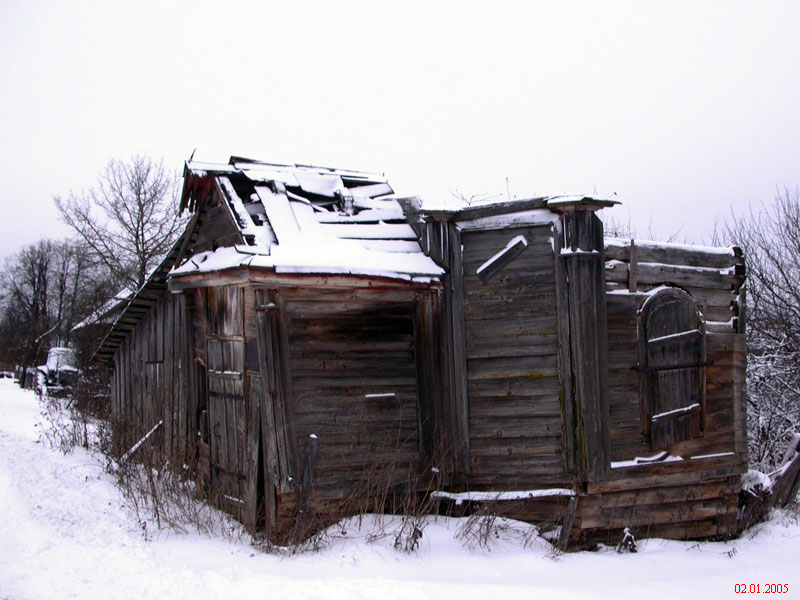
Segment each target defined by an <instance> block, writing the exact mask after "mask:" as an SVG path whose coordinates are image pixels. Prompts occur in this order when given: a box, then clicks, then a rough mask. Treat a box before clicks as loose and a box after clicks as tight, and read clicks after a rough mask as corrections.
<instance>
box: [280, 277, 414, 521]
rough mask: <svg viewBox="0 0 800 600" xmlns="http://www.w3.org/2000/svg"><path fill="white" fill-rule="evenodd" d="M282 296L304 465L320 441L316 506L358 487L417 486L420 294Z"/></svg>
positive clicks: (296, 427)
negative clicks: (311, 444)
mask: <svg viewBox="0 0 800 600" xmlns="http://www.w3.org/2000/svg"><path fill="white" fill-rule="evenodd" d="M281 296H282V297H283V298H284V299H285V311H286V314H285V319H286V324H287V328H288V331H287V333H288V335H287V340H286V341H287V349H288V362H289V364H288V371H289V373H290V378H291V398H292V400H293V401H292V409H293V418H294V427H293V429H294V432H295V435H296V445H297V448H298V450H299V451H300V453H301V456H300V460H299V462H300V463H301V464H302V463H303V461H304V458H305V457H304V452H305V450H306V448H307V445H308V444H307V441H308V438H309V436H310V435H312V434H313V435H315V436H317V438H318V449H317V455H316V464H315V466H314V473H315V476H314V489H313V497H312V499H311V506H312V507H313V506H314V505H315V503H317V502H324V501H325V500H332V499H342V498H346V497H348V496H351V495H353V494H354V493H355V494H358V493H359V490H358V489H357V488H359V487H361V488H368V487H369V486H376V487H377V488H378V489H376V490H375V491H376V492H380V491H381V489H380V486H381V485H383V486H389V487H391V488H392V489H394V490H395V491H397V490H402V489H405V487H407V486H411V487H415V486H416V482H415V478H416V477H417V476H418V475H419V474H420V471H421V468H422V465H420V456H421V444H420V433H419V430H420V422H419V411H418V384H417V364H416V360H415V348H414V306H413V295H412V296H411V297H409V294H408V293H403V292H400V293H395V294H394V297H388V295H387V294H375V293H371V294H368V293H362V294H361V295H360V297H359V295H358V294H355V293H354V292H352V291H351V292H342V293H340V294H330V293H329V294H325V295H324V297H322V298H320V297H319V295H317V294H314V293H307V292H306V293H303V292H302V291H301V290H296V291H294V293H293V292H292V291H288V290H287V291H285V292H282V293H281ZM397 486H399V487H397ZM364 491H365V489H362V490H361V491H360V493H364Z"/></svg>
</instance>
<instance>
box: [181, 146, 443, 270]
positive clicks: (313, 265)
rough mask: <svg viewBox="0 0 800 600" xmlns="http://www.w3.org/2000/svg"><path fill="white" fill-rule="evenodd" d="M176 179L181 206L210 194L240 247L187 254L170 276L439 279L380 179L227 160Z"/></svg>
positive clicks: (193, 207)
mask: <svg viewBox="0 0 800 600" xmlns="http://www.w3.org/2000/svg"><path fill="white" fill-rule="evenodd" d="M184 177H185V180H184V193H183V197H182V200H181V208H182V209H183V208H188V209H189V210H190V211H193V212H194V211H197V210H198V209H199V206H200V203H201V202H203V201H204V199H205V198H206V197H207V196H208V195H209V194H210V193H211V191H212V190H213V189H215V188H216V189H217V191H218V192H219V195H220V196H221V197H222V198H223V199H224V201H225V202H226V203H227V206H228V208H229V209H230V211H231V214H232V216H233V217H234V220H235V221H236V222H237V224H238V227H239V229H240V231H241V234H242V238H243V239H244V242H245V243H244V244H242V245H236V246H233V247H227V248H217V249H215V250H213V251H207V252H202V253H199V254H197V255H194V256H188V257H187V258H186V259H185V260H184V261H183V262H182V263H181V264H180V265H178V266H177V267H176V268H175V269H173V270H172V272H171V276H173V277H181V276H183V275H191V274H196V273H202V272H211V271H220V270H224V269H232V268H238V267H251V268H265V269H274V270H275V272H277V273H324V274H349V275H366V276H379V277H389V278H393V279H403V280H410V281H416V282H428V281H433V280H435V279H437V278H438V277H439V276H441V275H443V271H442V269H441V268H440V267H439V266H437V265H436V264H435V263H434V262H433V261H432V260H431V259H430V258H428V257H427V256H425V254H424V253H423V252H422V249H421V248H420V245H419V241H418V238H417V234H416V233H415V231H414V229H413V228H412V227H411V226H410V225H409V224H408V222H407V220H406V215H405V213H404V211H403V208H402V206H401V203H400V200H401V199H398V198H395V197H394V196H393V193H394V190H392V188H391V186H390V185H389V183H388V182H387V181H386V179H385V178H384V177H383V176H381V175H376V174H371V173H363V172H358V171H349V170H343V169H331V168H325V167H311V166H305V165H276V164H272V163H264V162H258V161H253V160H248V159H242V158H239V157H232V158H231V160H230V163H229V164H227V165H215V164H208V163H198V162H188V163H186V168H185V172H184Z"/></svg>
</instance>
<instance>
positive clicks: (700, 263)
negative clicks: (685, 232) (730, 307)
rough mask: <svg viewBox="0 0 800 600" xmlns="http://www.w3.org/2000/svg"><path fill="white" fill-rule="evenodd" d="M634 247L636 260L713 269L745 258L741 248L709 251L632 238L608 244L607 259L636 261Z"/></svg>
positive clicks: (730, 264) (741, 261)
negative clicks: (628, 242) (627, 241)
mask: <svg viewBox="0 0 800 600" xmlns="http://www.w3.org/2000/svg"><path fill="white" fill-rule="evenodd" d="M633 248H635V250H634V252H635V255H636V260H637V261H640V262H646V263H663V264H667V265H679V266H689V267H704V268H711V269H727V268H730V267H733V266H734V265H737V264H742V263H743V259H742V258H741V257H742V251H741V249H739V248H732V249H731V252H730V253H729V254H725V253H720V252H709V251H706V250H703V249H702V248H699V247H697V248H691V247H687V246H677V245H669V244H647V243H636V242H635V240H631V241H630V244H624V245H623V244H610V245H606V247H605V255H606V260H620V261H623V262H634V261H633V260H631V251H632V249H633Z"/></svg>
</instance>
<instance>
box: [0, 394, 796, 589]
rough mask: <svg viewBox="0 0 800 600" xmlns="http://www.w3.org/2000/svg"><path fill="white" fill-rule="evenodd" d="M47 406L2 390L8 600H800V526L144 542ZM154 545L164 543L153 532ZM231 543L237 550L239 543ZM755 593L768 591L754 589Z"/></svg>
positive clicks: (441, 523)
mask: <svg viewBox="0 0 800 600" xmlns="http://www.w3.org/2000/svg"><path fill="white" fill-rule="evenodd" d="M40 419H41V417H40V416H39V405H38V401H37V398H36V396H35V395H34V394H33V393H31V392H27V391H22V390H20V389H19V388H18V387H16V386H15V385H14V384H13V383H12V382H11V381H10V380H0V515H1V516H2V522H1V523H0V599H3V600H6V599H13V600H32V599H38V598H41V599H48V600H50V599H57V598H82V599H94V598H97V599H103V600H106V599H113V598H131V599H136V600H142V599H148V598H159V599H160V598H170V599H177V598H191V599H193V600H196V599H201V598H225V599H227V598H235V599H249V598H259V599H263V598H282V599H286V600H290V599H294V598H327V599H334V600H335V599H338V598H378V599H384V598H414V599H415V600H419V599H424V598H437V599H439V598H459V599H462V598H481V599H484V600H494V599H497V600H499V599H501V598H502V599H503V600H505V599H507V598H527V599H530V598H548V599H550V598H556V599H557V598H614V599H619V598H648V599H650V598H670V599H672V600H675V599H683V598H701V597H702V598H706V599H710V598H728V597H735V596H736V595H737V594H736V593H735V588H734V586H735V585H736V584H740V585H741V584H747V585H748V586H749V585H750V584H754V585H755V584H759V585H760V590H761V593H764V592H765V591H766V587H765V586H766V585H767V584H784V585H788V586H789V587H788V593H782V594H779V595H780V596H782V597H786V598H798V597H800V568H798V564H800V523H798V517H797V515H791V514H787V513H779V514H777V515H776V516H775V517H774V518H773V520H772V521H770V522H769V523H766V524H763V525H761V526H759V527H757V528H755V530H753V531H752V532H750V533H749V534H748V535H746V536H745V537H744V538H743V539H741V540H736V541H733V542H727V543H700V544H698V543H683V542H670V541H663V540H655V539H654V540H648V541H644V542H640V544H639V552H638V553H636V554H616V553H615V552H613V550H612V549H602V550H600V551H597V552H580V553H574V554H561V555H559V554H558V553H555V552H554V551H553V550H552V549H551V548H550V547H549V546H548V545H547V544H546V543H545V542H544V541H543V540H541V539H539V540H537V541H536V542H535V543H533V544H531V545H529V546H528V547H523V546H522V545H521V544H520V542H519V541H518V540H517V539H514V536H513V535H511V534H510V533H502V532H501V536H500V538H499V539H497V540H495V542H494V545H493V546H492V547H491V551H486V550H470V549H468V548H465V547H464V545H463V544H462V543H461V542H460V541H458V540H457V539H455V537H454V536H455V532H456V531H457V530H458V527H459V525H460V523H459V522H458V521H456V520H454V519H441V518H440V519H438V520H436V521H435V522H431V523H429V524H428V525H427V526H426V528H425V529H424V535H423V537H422V539H421V541H420V548H419V550H418V551H417V552H415V553H413V554H405V553H402V552H399V551H397V550H395V549H394V548H393V547H392V539H391V538H382V539H379V540H377V541H372V542H367V541H366V540H365V539H364V534H363V533H361V534H359V533H358V531H357V529H356V528H355V527H353V526H348V527H347V530H348V537H340V538H334V539H333V541H332V543H331V545H330V546H329V547H327V548H325V549H323V550H322V551H320V552H318V553H306V554H300V555H294V556H279V555H272V554H264V553H261V552H258V551H256V550H254V549H253V548H252V547H251V546H250V543H249V538H248V537H247V536H246V535H244V536H239V537H238V538H237V539H234V540H231V539H224V538H221V537H216V538H210V537H206V536H201V535H197V534H174V533H164V532H162V533H160V534H157V535H148V536H147V537H148V538H150V539H149V541H147V540H146V539H145V536H143V532H142V529H141V527H140V525H139V524H138V521H137V520H136V519H135V518H134V517H133V516H132V515H131V514H129V512H128V511H127V510H126V508H125V507H124V505H123V504H122V501H121V497H120V494H119V492H118V490H117V488H116V487H115V486H114V483H113V478H112V477H111V476H110V475H108V474H107V473H106V471H105V469H104V466H103V462H102V460H101V459H99V458H97V457H95V456H93V455H92V454H90V453H87V452H85V451H82V450H81V449H75V450H74V451H73V452H72V453H70V454H69V455H66V456H64V455H63V454H61V453H60V452H59V451H58V450H53V449H51V448H50V447H49V446H48V445H47V444H43V443H40V442H38V437H39V436H38V434H37V428H36V423H37V421H39V420H40ZM151 533H152V532H151ZM229 537H230V536H229ZM754 589H755V588H754Z"/></svg>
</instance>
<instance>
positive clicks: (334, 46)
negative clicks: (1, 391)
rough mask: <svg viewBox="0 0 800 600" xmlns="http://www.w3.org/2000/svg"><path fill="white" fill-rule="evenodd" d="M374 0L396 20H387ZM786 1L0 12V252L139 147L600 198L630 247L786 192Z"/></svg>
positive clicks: (794, 142)
mask: <svg viewBox="0 0 800 600" xmlns="http://www.w3.org/2000/svg"><path fill="white" fill-rule="evenodd" d="M387 6H390V8H386V7H387ZM798 23H800V2H794V1H788V0H787V1H762V2H732V1H724V2H723V1H721V0H720V1H717V2H675V1H671V2H644V1H637V2H552V1H549V2H531V1H528V2H498V1H493V2H464V1H462V2H452V3H450V2H448V3H444V2H441V3H439V2H434V1H433V0H428V1H427V2H408V1H404V2H397V3H392V4H391V5H390V4H388V3H383V4H379V3H376V2H363V3H355V2H344V1H341V0H339V1H336V2H319V3H317V2H314V3H310V2H274V3H273V2H251V3H250V2H230V1H229V2H198V1H192V2H172V1H169V0H161V1H159V2H147V1H137V2H122V1H115V2H108V1H103V2H81V1H77V0H76V1H74V2H36V1H33V0H30V1H24V0H19V1H12V0H0V82H2V83H1V85H2V93H0V134H2V143H0V165H2V172H1V173H0V174H1V175H2V177H0V206H2V209H3V211H2V217H0V258H2V257H4V256H7V255H8V254H10V253H12V252H15V251H17V250H18V249H19V248H20V247H21V246H22V245H23V244H26V243H31V242H34V241H35V240H36V239H38V238H40V237H45V236H51V237H53V236H55V237H59V236H62V235H64V234H66V233H67V230H66V228H65V227H64V226H63V225H60V224H58V221H57V217H56V210H55V208H54V206H53V203H52V195H54V194H67V193H68V192H69V190H70V189H72V190H76V191H78V190H80V189H81V188H86V187H89V186H91V185H93V184H94V182H95V180H96V176H97V173H98V172H99V171H100V170H101V169H102V167H103V166H104V165H105V163H106V162H107V161H108V160H109V159H110V158H114V157H119V158H126V157H129V156H130V155H131V154H132V153H136V152H140V153H144V154H148V155H151V156H154V157H157V158H160V157H163V158H164V161H165V164H166V165H167V166H168V167H170V168H174V169H175V170H179V169H180V168H181V167H182V164H183V161H184V160H185V159H186V158H188V156H189V155H190V154H191V152H192V150H194V149H195V148H197V153H196V154H195V158H197V159H201V160H211V161H220V162H226V161H227V159H228V156H229V155H231V154H237V155H243V156H251V157H254V158H259V159H262V160H268V161H273V162H299V163H311V164H322V165H331V166H340V167H345V168H354V169H364V170H374V171H380V172H385V173H386V174H387V176H388V177H389V180H390V182H392V184H393V186H394V187H395V189H396V190H397V191H398V192H401V193H406V194H417V195H420V196H421V197H423V198H424V199H425V200H426V201H428V202H432V203H441V202H443V201H447V200H449V199H451V198H452V196H451V191H452V190H459V191H460V192H461V193H462V194H464V195H465V196H472V195H473V194H479V193H496V194H505V193H506V178H508V179H509V187H510V190H511V194H512V195H517V196H520V197H524V196H531V195H537V194H548V193H560V192H574V193H597V194H599V195H607V196H609V195H612V194H614V193H616V198H617V199H618V200H621V201H622V202H623V207H622V208H618V209H614V212H615V213H616V218H617V219H618V220H620V221H628V219H629V218H630V220H631V221H632V223H633V225H634V226H636V227H637V229H638V230H639V235H640V236H641V237H647V229H648V227H649V226H650V224H652V228H653V230H654V231H655V232H657V233H658V234H660V235H661V236H667V235H670V234H672V233H674V232H675V231H676V230H678V229H680V228H681V227H682V228H683V229H682V232H681V234H680V237H681V238H682V239H683V238H686V239H690V240H694V241H700V240H701V239H702V238H703V236H707V235H708V233H709V232H710V229H711V226H712V221H713V218H714V215H716V214H725V213H727V212H728V211H729V210H730V207H731V206H733V207H734V208H735V209H736V210H738V211H741V210H744V209H745V207H746V206H747V204H748V203H749V202H751V201H760V200H766V201H769V200H770V199H771V198H772V197H773V196H774V194H775V191H776V187H778V186H780V187H783V186H784V185H789V186H791V187H792V188H794V187H795V186H797V185H798V184H800V174H799V173H798V166H799V165H800V160H799V159H800V143H799V140H800V35H798V33H797V24H798Z"/></svg>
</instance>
